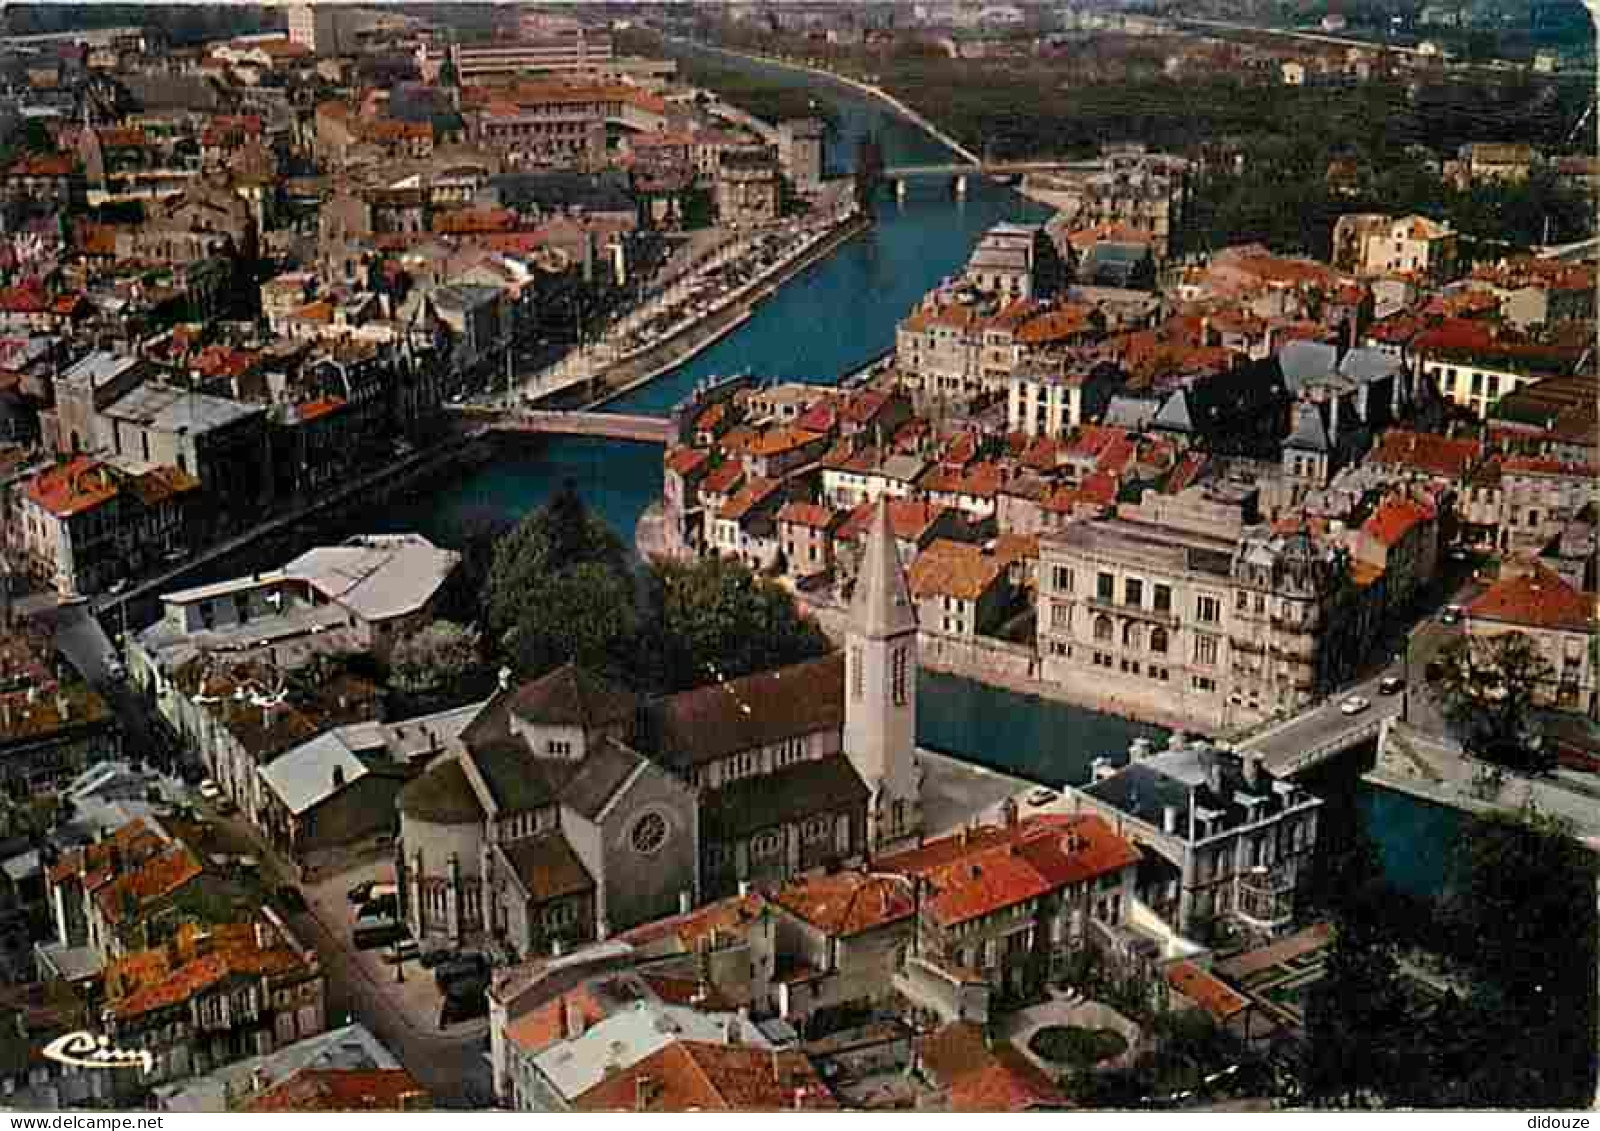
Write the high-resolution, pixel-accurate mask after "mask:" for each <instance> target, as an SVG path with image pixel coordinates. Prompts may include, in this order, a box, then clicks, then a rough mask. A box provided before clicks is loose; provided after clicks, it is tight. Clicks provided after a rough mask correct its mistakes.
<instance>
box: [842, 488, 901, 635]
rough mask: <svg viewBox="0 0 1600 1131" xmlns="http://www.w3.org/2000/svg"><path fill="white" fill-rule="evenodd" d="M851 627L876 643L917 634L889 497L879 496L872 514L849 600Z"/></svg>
mask: <svg viewBox="0 0 1600 1131" xmlns="http://www.w3.org/2000/svg"><path fill="white" fill-rule="evenodd" d="M850 624H851V627H852V629H853V630H854V631H858V632H860V633H862V634H863V635H865V636H868V637H870V638H872V639H875V640H882V639H885V638H887V637H890V636H899V635H901V634H902V633H905V632H915V631H916V628H917V612H916V609H915V607H914V606H913V605H912V604H911V590H910V588H909V587H908V586H907V585H906V575H905V571H904V570H902V569H901V568H900V554H899V551H898V550H897V549H896V547H895V539H894V527H893V524H891V523H890V521H889V497H888V496H887V495H883V496H880V497H879V499H878V502H877V505H876V506H875V507H874V508H873V511H872V525H871V527H870V528H869V529H868V531H867V548H866V553H865V554H863V555H862V561H861V571H860V573H858V574H857V575H856V590H855V594H854V595H853V596H852V598H851V600H850Z"/></svg>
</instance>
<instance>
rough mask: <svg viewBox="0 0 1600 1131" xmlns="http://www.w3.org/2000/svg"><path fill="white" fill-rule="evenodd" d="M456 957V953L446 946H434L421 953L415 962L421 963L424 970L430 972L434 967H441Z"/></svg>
mask: <svg viewBox="0 0 1600 1131" xmlns="http://www.w3.org/2000/svg"><path fill="white" fill-rule="evenodd" d="M455 956H456V952H455V951H453V950H451V949H450V948H449V947H447V946H434V947H431V948H429V949H428V950H425V951H423V952H422V954H421V955H419V956H418V958H417V961H418V962H420V963H422V968H423V969H424V970H432V969H433V968H434V967H436V966H443V965H444V964H445V963H446V962H449V961H451V960H452V959H454V958H455Z"/></svg>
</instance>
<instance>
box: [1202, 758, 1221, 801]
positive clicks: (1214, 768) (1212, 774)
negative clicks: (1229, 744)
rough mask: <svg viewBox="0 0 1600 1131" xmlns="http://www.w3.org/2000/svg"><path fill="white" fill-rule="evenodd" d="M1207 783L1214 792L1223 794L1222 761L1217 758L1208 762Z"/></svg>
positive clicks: (1219, 795) (1219, 794)
mask: <svg viewBox="0 0 1600 1131" xmlns="http://www.w3.org/2000/svg"><path fill="white" fill-rule="evenodd" d="M1206 785H1208V786H1210V787H1211V792H1212V793H1214V794H1216V795H1217V796H1218V797H1221V796H1222V763H1221V762H1220V761H1218V760H1217V759H1216V758H1211V759H1208V760H1207V762H1206Z"/></svg>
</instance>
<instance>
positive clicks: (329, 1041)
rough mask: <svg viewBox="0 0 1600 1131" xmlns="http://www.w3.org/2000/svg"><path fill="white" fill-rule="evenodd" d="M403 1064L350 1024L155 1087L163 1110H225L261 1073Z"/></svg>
mask: <svg viewBox="0 0 1600 1131" xmlns="http://www.w3.org/2000/svg"><path fill="white" fill-rule="evenodd" d="M400 1067H402V1065H401V1064H400V1061H399V1060H398V1059H396V1057H395V1055H394V1054H393V1053H392V1052H390V1051H389V1049H388V1048H387V1046H385V1045H384V1043H383V1042H382V1041H381V1040H379V1039H378V1038H377V1037H376V1036H374V1035H373V1034H372V1032H371V1031H370V1030H369V1029H367V1027H366V1026H365V1025H362V1024H359V1023H357V1024H354V1025H346V1026H344V1027H343V1028H339V1029H330V1030H329V1031H328V1032H326V1033H319V1034H317V1035H316V1036H315V1037H307V1038H306V1039H305V1040H303V1041H296V1042H295V1043H294V1044H292V1045H287V1046H285V1047H283V1048H281V1049H279V1050H278V1051H277V1052H273V1053H268V1054H267V1055H265V1056H253V1057H250V1058H249V1059H248V1060H236V1061H234V1062H233V1063H231V1064H226V1065H223V1066H222V1067H221V1068H218V1069H217V1070H216V1071H214V1072H210V1073H207V1074H206V1075H204V1076H190V1077H187V1078H186V1079H183V1080H180V1081H178V1082H177V1083H173V1084H163V1085H160V1086H158V1087H156V1088H154V1089H153V1091H154V1092H155V1094H156V1095H157V1096H158V1097H160V1100H161V1107H162V1110H165V1111H180V1112H196V1113H199V1112H224V1111H227V1110H228V1097H229V1095H230V1094H231V1095H235V1096H237V1095H243V1094H244V1093H245V1092H246V1091H248V1090H249V1088H250V1086H251V1081H252V1080H253V1079H254V1077H255V1074H256V1072H257V1071H258V1070H259V1071H260V1072H262V1073H264V1074H265V1075H266V1077H267V1079H268V1080H269V1081H271V1082H272V1083H274V1084H276V1083H278V1082H280V1081H282V1080H285V1079H287V1078H288V1077H290V1076H293V1075H295V1074H297V1073H300V1072H305V1071H308V1070H328V1069H332V1070H335V1071H344V1072H359V1071H364V1070H393V1069H396V1068H400Z"/></svg>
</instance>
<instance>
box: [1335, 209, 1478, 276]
mask: <svg viewBox="0 0 1600 1131" xmlns="http://www.w3.org/2000/svg"><path fill="white" fill-rule="evenodd" d="M1458 244H1459V238H1458V235H1457V233H1456V232H1454V231H1452V230H1451V229H1450V226H1449V225H1448V224H1440V223H1437V222H1435V221H1433V220H1429V219H1428V218H1427V217H1425V216H1402V217H1400V218H1398V219H1396V218H1393V217H1389V216H1384V215H1381V214H1369V213H1359V214H1358V213H1352V214H1350V215H1346V216H1341V217H1339V221H1338V223H1337V224H1335V225H1334V230H1333V247H1334V255H1333V266H1334V267H1335V268H1336V269H1337V270H1340V271H1345V272H1348V273H1350V274H1353V275H1358V276H1363V277H1370V276H1382V275H1410V276H1413V277H1416V278H1419V279H1425V280H1427V281H1429V282H1433V283H1445V282H1449V281H1450V279H1451V278H1452V277H1453V276H1454V274H1455V270H1456V258H1457V252H1458Z"/></svg>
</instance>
